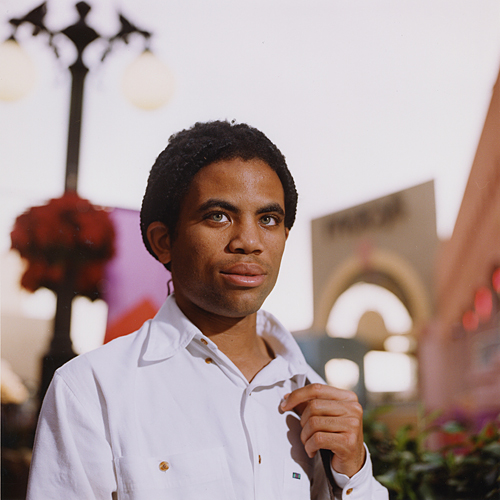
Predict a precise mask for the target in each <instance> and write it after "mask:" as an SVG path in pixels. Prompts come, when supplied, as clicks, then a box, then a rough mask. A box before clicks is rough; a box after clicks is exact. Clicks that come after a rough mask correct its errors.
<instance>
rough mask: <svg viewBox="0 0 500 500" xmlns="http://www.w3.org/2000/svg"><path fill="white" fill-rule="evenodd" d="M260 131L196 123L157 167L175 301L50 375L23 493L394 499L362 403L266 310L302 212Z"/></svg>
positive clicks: (154, 176) (153, 240)
mask: <svg viewBox="0 0 500 500" xmlns="http://www.w3.org/2000/svg"><path fill="white" fill-rule="evenodd" d="M296 204H297V193H296V190H295V185H294V182H293V179H292V177H291V175H290V172H289V171H288V169H287V167H286V163H285V159H284V157H283V156H282V155H281V153H280V152H279V151H278V149H277V148H276V146H274V144H272V143H271V142H270V141H269V139H267V137H265V136H264V134H262V133H261V132H259V131H258V130H256V129H253V128H251V127H248V126H247V125H243V124H240V125H233V124H230V123H228V122H211V123H206V124H196V125H195V126H194V127H193V128H191V129H189V130H185V131H182V132H180V133H178V134H177V135H174V136H173V137H171V138H170V143H169V145H168V147H167V148H166V149H165V150H164V151H163V152H162V153H161V154H160V156H159V157H158V159H157V160H156V163H155V165H154V166H153V168H152V170H151V174H150V177H149V181H148V187H147V190H146V194H145V196H144V200H143V206H142V210H141V229H142V234H143V238H144V242H145V244H146V247H147V248H148V250H149V251H150V252H151V254H152V255H153V256H154V257H155V258H157V259H158V260H159V261H160V262H162V263H163V264H164V265H165V266H167V268H169V269H170V270H171V273H172V280H173V284H174V295H173V296H170V297H169V298H168V299H167V300H166V302H165V304H164V305H163V307H162V308H161V310H160V311H159V312H158V314H157V316H156V317H155V318H154V319H153V320H151V321H148V322H146V323H145V324H144V326H143V327H142V328H141V329H140V330H139V331H138V332H136V333H134V334H131V335H128V336H126V337H122V338H120V339H117V340H115V341H113V342H111V343H110V344H107V345H106V346H103V347H102V348H100V349H97V350H96V351H93V352H91V353H88V354H86V355H83V356H80V357H79V358H77V359H75V360H73V361H71V362H70V363H68V364H67V365H65V366H64V367H62V368H61V369H59V370H58V371H57V373H56V375H55V376H54V380H53V382H52V384H51V387H50V389H49V391H48V393H47V395H46V397H45V401H44V404H43V409H42V413H41V417H40V421H39V425H38V430H37V438H36V444H35V450H34V457H33V462H32V468H31V475H30V483H29V490H28V500H36V499H43V500H46V499H48V498H54V499H56V498H57V499H58V498H65V499H66V498H68V499H69V498H75V499H77V498H78V499H80V498H81V499H85V500H90V499H112V498H117V499H119V500H123V499H127V500H129V499H130V500H156V499H183V500H186V499H191V498H192V499H196V500H201V499H217V500H222V499H234V500H236V499H238V500H250V499H259V500H267V499H269V500H275V499H283V500H293V499H304V500H305V499H310V498H314V499H330V498H345V499H351V498H352V499H358V500H361V499H362V500H382V499H387V498H388V497H387V491H386V490H385V489H384V488H383V487H382V486H380V485H379V484H378V483H377V482H376V481H375V480H374V479H373V477H372V473H371V463H370V458H369V455H368V452H367V451H366V448H365V446H364V445H363V434H362V410H361V407H360V405H359V404H358V402H357V399H356V396H355V395H354V394H353V393H351V392H348V391H342V390H339V389H335V388H333V387H329V386H327V385H324V383H323V382H322V380H321V379H320V378H319V377H318V375H316V374H315V373H314V372H313V371H312V369H311V368H310V367H309V366H308V365H307V364H306V362H305V360H304V358H303V356H302V354H301V352H300V350H299V348H298V346H297V344H296V343H295V341H294V339H293V337H292V336H291V334H290V333H289V332H287V331H286V330H285V329H284V327H283V326H282V325H281V324H280V323H279V322H278V321H277V320H276V319H275V318H274V317H272V316H271V315H270V314H267V313H265V312H264V311H261V310H260V307H261V305H262V303H263V301H264V299H265V298H266V297H267V295H268V294H269V293H270V292H271V290H272V288H273V286H274V284H275V282H276V279H277V276H278V270H279V266H280V261H281V256H282V254H283V250H284V248H285V242H286V239H287V237H288V233H289V230H290V228H291V227H292V225H293V222H294V219H295V210H296Z"/></svg>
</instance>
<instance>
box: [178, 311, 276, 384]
mask: <svg viewBox="0 0 500 500" xmlns="http://www.w3.org/2000/svg"><path fill="white" fill-rule="evenodd" d="M177 305H178V306H179V308H180V309H181V311H182V312H183V313H184V315H185V316H186V317H187V318H188V319H189V320H190V321H191V322H192V323H193V324H194V325H195V326H196V327H198V328H199V329H200V330H201V332H203V334H204V335H206V336H207V337H209V338H210V340H212V342H214V343H215V344H216V345H217V347H218V348H219V349H220V350H221V351H222V352H223V353H224V354H225V355H226V356H227V357H228V358H229V359H230V360H231V361H232V362H233V363H234V364H235V365H236V366H237V367H238V369H239V370H240V371H241V373H242V374H243V375H244V376H245V378H246V379H247V380H248V381H249V382H251V380H252V379H253V378H254V377H255V375H257V373H258V372H259V371H260V370H262V368H264V366H266V365H267V364H268V363H269V362H270V361H271V360H272V359H273V358H274V354H273V352H272V351H271V349H270V348H269V346H268V345H267V344H266V342H265V341H264V340H263V339H262V337H260V336H259V335H257V313H253V314H250V315H249V316H245V317H243V318H230V317H229V318H228V317H223V316H218V315H216V314H212V313H209V312H206V311H201V310H200V311H196V313H194V311H189V310H185V308H184V307H183V306H182V304H179V303H178V304H177Z"/></svg>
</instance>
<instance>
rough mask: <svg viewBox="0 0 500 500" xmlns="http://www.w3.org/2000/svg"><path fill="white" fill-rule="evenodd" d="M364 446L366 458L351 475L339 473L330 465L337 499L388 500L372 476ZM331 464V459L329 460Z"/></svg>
mask: <svg viewBox="0 0 500 500" xmlns="http://www.w3.org/2000/svg"><path fill="white" fill-rule="evenodd" d="M364 446H365V450H366V460H365V463H364V465H363V467H362V468H361V470H360V471H359V472H357V473H356V474H354V476H352V477H348V476H346V475H345V474H340V473H339V472H337V471H335V470H334V469H333V468H332V467H331V465H330V470H331V473H332V478H333V480H334V481H335V485H336V486H337V488H334V492H335V496H334V498H335V499H336V500H337V499H338V500H388V499H389V493H388V491H387V489H386V488H385V487H384V486H382V485H381V484H380V483H379V482H378V481H377V480H376V479H375V478H374V477H373V473H372V461H371V458H370V452H369V451H368V448H367V446H366V444H365V445H364ZM329 464H331V460H330V461H329Z"/></svg>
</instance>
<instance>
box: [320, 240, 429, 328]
mask: <svg viewBox="0 0 500 500" xmlns="http://www.w3.org/2000/svg"><path fill="white" fill-rule="evenodd" d="M359 282H365V283H371V284H375V285H378V286H381V287H383V288H386V289H387V290H389V291H390V292H392V293H393V294H394V295H396V297H398V298H399V300H401V302H402V303H403V305H404V306H405V307H406V308H407V310H408V313H409V315H410V317H411V318H412V320H413V325H414V327H413V329H414V331H415V333H418V331H419V330H420V329H421V328H422V326H423V325H425V324H426V323H427V322H428V321H429V319H430V318H431V314H432V306H431V303H432V302H431V298H430V297H429V295H428V292H427V291H426V287H425V285H424V283H423V282H422V280H421V279H420V277H419V275H418V273H417V271H416V270H415V269H414V268H413V266H412V265H411V264H410V263H409V262H408V261H406V260H405V259H404V258H403V257H401V256H400V255H398V254H397V253H395V252H394V251H391V250H387V249H380V248H378V249H374V250H373V251H372V253H371V255H370V259H369V262H368V263H367V262H366V261H365V260H364V259H362V258H360V257H359V256H351V257H348V258H346V259H345V260H344V261H343V262H341V263H339V264H338V265H337V267H336V268H335V269H333V270H332V271H331V273H330V276H329V277H328V278H327V280H326V283H325V286H324V288H323V293H322V295H321V296H320V297H319V298H318V299H319V300H318V302H317V308H316V314H315V318H314V323H313V329H314V330H325V329H326V325H327V322H328V317H329V314H330V311H331V310H332V308H333V306H334V304H335V302H336V301H337V299H338V298H339V297H340V295H341V294H342V293H344V292H345V291H346V290H347V289H349V288H350V287H351V286H353V285H354V284H356V283H359Z"/></svg>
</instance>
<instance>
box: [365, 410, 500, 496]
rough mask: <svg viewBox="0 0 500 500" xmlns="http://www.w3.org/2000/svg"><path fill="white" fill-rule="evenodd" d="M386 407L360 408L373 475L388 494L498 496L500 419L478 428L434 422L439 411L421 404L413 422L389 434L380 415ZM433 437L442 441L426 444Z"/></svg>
mask: <svg viewBox="0 0 500 500" xmlns="http://www.w3.org/2000/svg"><path fill="white" fill-rule="evenodd" d="M390 409H391V408H390V407H380V408H376V409H374V410H371V411H368V412H367V413H366V414H365V420H364V432H365V442H366V444H367V446H368V448H369V450H370V454H371V458H372V462H373V469H374V474H375V477H376V478H377V480H378V481H380V482H381V483H382V484H383V485H384V486H386V487H387V488H388V490H389V494H390V498H391V500H445V499H446V500H448V499H449V500H451V499H453V500H465V499H467V500H476V499H477V500H479V499H481V500H487V499H495V500H498V499H500V419H499V418H497V419H496V420H493V421H490V422H489V423H487V424H486V425H485V426H484V427H483V428H482V429H481V430H480V431H479V432H472V431H470V430H469V429H468V428H467V426H466V425H464V424H462V423H459V422H455V421H448V422H445V423H437V422H438V417H439V414H438V413H431V414H429V415H425V413H424V411H423V410H420V412H419V417H418V420H417V422H418V423H417V424H416V425H411V424H410V425H405V426H403V427H400V428H399V429H397V431H396V432H395V433H394V434H393V435H392V434H391V433H390V432H389V429H388V427H387V426H386V425H385V424H384V423H383V422H382V421H381V420H380V416H381V414H383V413H385V412H387V411H388V410H390ZM430 437H433V438H435V440H436V441H438V442H440V443H445V444H441V445H440V446H439V447H438V449H436V450H433V449H431V448H430V447H429V446H428V443H429V438H430Z"/></svg>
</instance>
